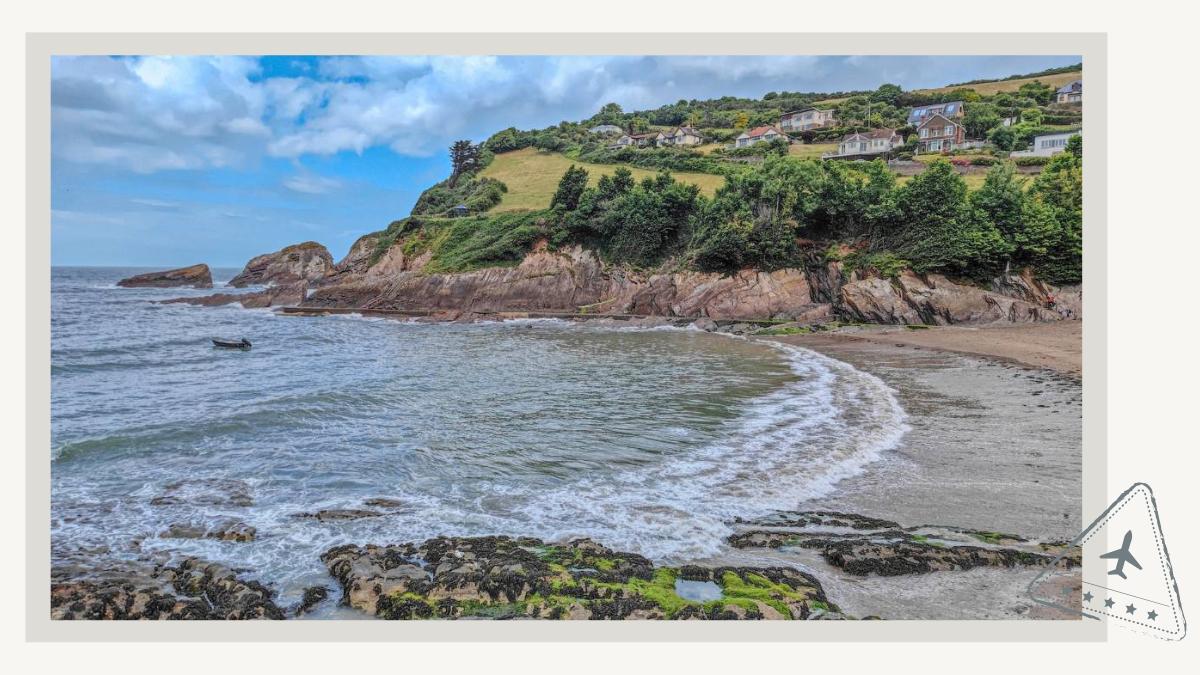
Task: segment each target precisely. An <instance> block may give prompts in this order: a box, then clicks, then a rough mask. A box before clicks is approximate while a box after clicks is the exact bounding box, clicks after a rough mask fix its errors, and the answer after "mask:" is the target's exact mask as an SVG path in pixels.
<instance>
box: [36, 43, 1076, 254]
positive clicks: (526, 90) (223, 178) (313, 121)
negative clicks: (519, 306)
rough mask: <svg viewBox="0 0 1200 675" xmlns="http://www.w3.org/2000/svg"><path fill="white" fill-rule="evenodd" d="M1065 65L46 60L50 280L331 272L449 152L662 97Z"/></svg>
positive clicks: (428, 179) (856, 60)
mask: <svg viewBox="0 0 1200 675" xmlns="http://www.w3.org/2000/svg"><path fill="white" fill-rule="evenodd" d="M1079 61H1080V58H1079V57H1078V56H1072V55H1065V56H966V57H957V56H796V57H779V56H772V57H753V56H740V57H729V56H719V57H718V56H713V57H694V56H691V57H683V56H680V57H667V56H656V57H630V56H612V57H609V56H561V57H553V56H547V57H541V56H538V57H486V56H468V57H411V56H410V57H353V56H334V57H311V56H272V57H228V56H226V57H95V56H89V57H56V58H55V59H54V61H53V64H52V70H51V72H52V74H51V77H52V84H51V115H52V122H51V152H52V162H51V231H52V235H51V236H52V243H51V246H52V248H51V259H52V263H53V264H55V265H145V266H159V267H162V266H175V265H185V264H192V263H196V262H207V263H208V264H210V265H212V266H216V267H240V266H241V265H243V264H244V263H245V261H246V260H248V259H249V258H250V257H252V256H254V255H257V254H259V253H264V252H267V251H273V250H276V249H279V248H281V247H283V246H285V245H287V244H290V243H295V242H298V241H304V240H310V239H311V240H316V241H319V242H321V243H322V244H325V245H326V246H327V247H329V250H330V252H331V253H332V254H333V256H334V258H340V257H341V256H342V255H344V254H345V253H346V251H347V249H348V248H349V247H350V244H351V243H353V241H354V240H355V239H356V238H357V237H359V236H360V235H362V234H365V233H367V232H371V231H374V230H378V229H380V228H382V227H384V226H386V225H387V224H388V223H389V222H391V221H393V220H395V219H397V218H401V217H403V216H405V215H407V214H408V212H409V210H410V209H411V208H412V205H413V203H414V202H415V201H416V199H417V197H418V195H420V193H421V191H422V190H423V189H424V188H426V187H428V186H429V185H430V184H432V183H434V182H436V181H438V180H440V179H442V178H444V177H445V176H446V175H447V174H448V173H449V161H448V159H447V157H446V148H447V147H448V146H449V144H450V143H451V142H453V141H454V140H455V139H459V138H470V139H472V140H476V141H480V140H483V139H485V138H487V137H488V136H489V135H491V134H492V133H493V132H495V131H497V130H499V129H502V128H505V127H509V126H516V127H519V128H523V129H528V128H537V127H544V126H547V125H549V124H556V123H558V122H559V121H561V120H564V119H568V120H578V119H582V118H586V117H589V116H590V115H592V114H593V113H594V112H596V111H597V110H598V109H599V108H600V106H601V105H603V104H605V103H607V102H610V101H615V102H616V103H619V104H620V105H621V106H622V107H623V108H624V109H625V110H634V109H644V108H653V107H657V106H659V105H662V104H664V103H670V102H673V101H677V100H679V99H693V98H714V97H719V96H726V95H732V96H748V97H755V98H757V97H761V96H762V95H763V94H765V93H766V92H768V91H781V90H788V91H839V90H857V89H874V88H875V87H877V86H879V85H880V84H883V83H885V82H891V83H895V84H899V85H901V86H902V87H904V88H905V89H916V88H921V87H933V86H942V85H945V84H948V83H951V82H962V81H966V80H973V79H979V78H987V77H1003V76H1007V75H1012V74H1015V73H1024V72H1032V71H1037V70H1041V69H1043V68H1049V67H1055V66H1062V65H1069V64H1072V63H1078V62H1079Z"/></svg>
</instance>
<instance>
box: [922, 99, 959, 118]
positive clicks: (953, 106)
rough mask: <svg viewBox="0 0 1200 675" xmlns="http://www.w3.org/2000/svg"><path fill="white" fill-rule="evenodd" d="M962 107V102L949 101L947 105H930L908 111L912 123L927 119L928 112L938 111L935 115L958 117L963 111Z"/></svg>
mask: <svg viewBox="0 0 1200 675" xmlns="http://www.w3.org/2000/svg"><path fill="white" fill-rule="evenodd" d="M962 107H963V102H962V101H947V102H945V103H930V104H929V105H918V106H913V109H912V110H910V111H908V119H909V121H910V122H911V121H916V120H917V119H920V118H923V117H925V114H924V113H925V112H926V111H928V112H934V111H936V113H935V114H947V115H957V114H958V111H960V110H962ZM918 111H920V112H921V114H918Z"/></svg>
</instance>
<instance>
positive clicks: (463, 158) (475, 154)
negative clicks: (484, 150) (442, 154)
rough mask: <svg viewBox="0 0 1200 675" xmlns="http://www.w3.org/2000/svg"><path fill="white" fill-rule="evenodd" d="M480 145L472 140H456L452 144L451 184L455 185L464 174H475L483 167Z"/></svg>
mask: <svg viewBox="0 0 1200 675" xmlns="http://www.w3.org/2000/svg"><path fill="white" fill-rule="evenodd" d="M480 149H481V148H480V146H478V145H476V144H474V143H472V142H471V141H467V140H462V141H455V142H454V145H451V146H450V166H451V167H452V168H453V171H452V173H451V174H450V186H451V187H454V185H456V184H457V183H458V179H459V178H460V177H462V176H465V175H469V174H473V173H475V172H476V171H478V170H480V169H482V168H483V166H482V163H481V162H480V157H481V155H480Z"/></svg>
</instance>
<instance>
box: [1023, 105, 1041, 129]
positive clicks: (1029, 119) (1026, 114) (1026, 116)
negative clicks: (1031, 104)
mask: <svg viewBox="0 0 1200 675" xmlns="http://www.w3.org/2000/svg"><path fill="white" fill-rule="evenodd" d="M1021 124H1026V125H1029V126H1033V127H1036V126H1041V124H1042V109H1041V108H1025V109H1024V110H1022V111H1021Z"/></svg>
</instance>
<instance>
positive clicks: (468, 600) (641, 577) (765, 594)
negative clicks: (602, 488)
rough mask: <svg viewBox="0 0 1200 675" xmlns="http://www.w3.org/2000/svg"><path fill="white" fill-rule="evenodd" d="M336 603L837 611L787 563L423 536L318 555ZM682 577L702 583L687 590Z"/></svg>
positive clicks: (763, 613)
mask: <svg viewBox="0 0 1200 675" xmlns="http://www.w3.org/2000/svg"><path fill="white" fill-rule="evenodd" d="M322 561H323V562H324V563H325V565H326V567H327V568H328V569H329V572H330V574H332V575H333V576H334V578H335V579H337V581H338V583H339V584H340V585H341V587H342V592H343V595H342V602H343V603H344V604H346V605H349V606H351V607H354V608H356V609H360V610H362V611H364V612H366V613H368V614H371V615H374V616H377V617H379V618H384V619H427V618H447V619H459V618H492V619H506V618H539V619H766V618H770V619H808V618H818V617H822V616H824V617H826V618H834V617H839V616H840V614H838V612H837V609H836V607H832V606H831V604H830V603H829V601H828V599H827V598H826V597H825V593H824V591H823V590H822V588H821V584H820V583H819V582H818V581H817V580H816V579H814V578H813V577H811V576H809V575H807V574H804V573H803V572H799V571H797V570H792V569H785V568H765V569H753V568H734V567H721V568H711V569H710V568H702V567H694V566H693V567H687V568H683V569H680V568H672V567H655V566H654V565H653V564H652V563H651V562H650V561H649V560H647V559H646V558H644V557H642V556H640V555H637V554H633V553H620V552H615V551H612V550H610V549H608V548H606V547H604V546H602V545H600V544H597V543H596V542H593V541H591V540H588V539H577V540H574V541H571V542H569V543H566V544H548V543H544V542H542V541H541V540H538V539H529V538H518V539H514V538H509V537H473V538H448V537H439V538H436V539H430V540H428V541H426V542H424V543H422V544H419V545H418V544H411V543H410V544H403V545H398V546H355V545H348V546H340V547H337V548H333V549H330V550H329V551H326V552H325V554H324V555H322ZM689 584H701V585H702V587H703V588H702V591H703V592H701V593H698V594H697V593H692V592H691V591H690V588H691V586H689Z"/></svg>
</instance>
